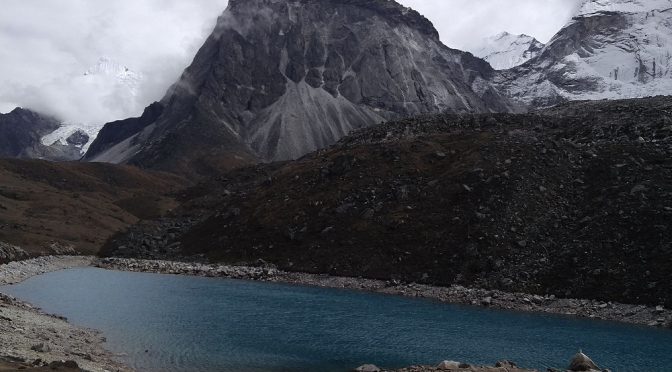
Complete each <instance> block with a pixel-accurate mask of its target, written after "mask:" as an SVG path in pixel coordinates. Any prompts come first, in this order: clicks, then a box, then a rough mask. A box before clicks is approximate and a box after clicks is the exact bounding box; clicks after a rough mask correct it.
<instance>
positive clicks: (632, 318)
mask: <svg viewBox="0 0 672 372" xmlns="http://www.w3.org/2000/svg"><path fill="white" fill-rule="evenodd" d="M95 266H97V267H100V268H103V269H109V270H119V271H133V272H149V273H159V274H174V275H193V276H204V277H221V278H231V279H242V280H258V281H267V282H277V283H288V284H298V285H309V286H316V287H325V288H342V289H352V290H360V291H367V292H375V293H383V294H389V295H400V296H406V297H418V298H426V299H433V300H438V301H441V302H446V303H453V304H462V305H473V306H483V307H489V308H493V309H501V310H516V311H525V312H539V313H549V314H561V315H569V316H576V317H582V318H590V319H601V320H611V321H619V322H624V323H631V324H639V325H646V326H652V327H666V328H670V327H672V310H670V309H665V308H663V307H662V306H658V307H648V306H644V305H629V304H621V303H614V302H602V301H596V300H586V299H560V298H555V297H554V296H538V295H529V294H524V293H508V292H503V291H490V290H484V289H473V288H465V287H462V286H452V287H435V286H430V285H421V284H414V283H411V284H404V283H396V282H389V281H382V280H372V279H362V278H344V277H333V276H328V275H318V274H306V273H293V272H286V271H281V270H277V269H275V268H272V267H245V266H227V265H211V264H200V263H188V262H174V261H161V260H138V259H122V258H106V259H101V260H98V261H97V262H96V263H95Z"/></svg>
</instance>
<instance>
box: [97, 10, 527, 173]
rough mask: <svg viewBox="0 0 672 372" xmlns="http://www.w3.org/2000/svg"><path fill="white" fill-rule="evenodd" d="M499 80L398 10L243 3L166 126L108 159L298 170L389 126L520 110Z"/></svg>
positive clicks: (184, 82) (177, 88) (202, 59)
mask: <svg viewBox="0 0 672 372" xmlns="http://www.w3.org/2000/svg"><path fill="white" fill-rule="evenodd" d="M493 73H494V71H493V70H492V68H491V67H490V66H489V65H488V64H487V63H486V62H484V61H483V60H480V59H478V58H475V57H473V56H472V55H471V54H468V53H464V52H460V51H457V50H452V49H449V48H447V47H446V46H444V45H443V44H442V43H441V42H440V40H439V38H438V33H437V31H436V30H435V29H434V27H433V26H432V25H431V23H430V22H429V21H428V20H427V19H425V18H424V17H422V16H421V15H419V14H418V13H417V12H415V11H413V10H411V9H408V8H405V7H403V6H401V5H399V4H398V3H396V2H394V1H383V0H376V1H359V0H328V1H314V0H301V1H289V0H252V1H250V0H246V1H236V0H234V1H230V2H229V6H228V9H227V10H226V11H225V12H224V14H223V15H222V16H221V17H220V18H219V21H218V24H217V27H216V29H215V31H214V32H213V34H212V35H211V36H210V37H209V38H208V39H207V41H206V42H205V44H204V45H203V47H202V48H201V50H200V51H199V52H198V54H197V55H196V57H195V59H194V61H193V63H192V65H191V66H190V67H189V68H187V70H186V71H185V72H184V74H183V76H182V77H181V79H180V80H179V81H178V82H177V83H176V84H175V85H174V86H173V87H172V88H171V89H170V91H169V92H168V94H167V95H166V97H165V98H164V99H163V100H162V103H163V104H164V105H165V107H166V108H165V110H164V112H163V114H162V115H161V116H160V117H159V119H158V120H156V122H155V123H154V124H152V125H151V126H147V127H146V129H145V130H144V131H143V132H142V133H139V134H137V135H135V136H133V137H130V138H127V139H125V141H121V142H119V141H117V145H115V146H113V147H111V148H109V150H108V153H113V154H124V156H121V157H119V156H114V157H111V156H109V155H106V153H105V152H103V153H102V154H100V155H99V159H112V160H114V161H118V162H128V163H132V164H138V165H141V166H144V167H152V168H159V169H176V168H184V167H186V166H187V164H192V165H193V164H198V165H199V166H205V165H204V164H203V163H216V162H218V161H219V164H220V165H221V164H224V165H226V163H227V162H229V161H231V159H237V161H235V162H233V164H230V165H236V164H241V163H245V162H254V161H257V160H259V159H261V160H269V161H270V160H287V159H295V158H298V157H300V156H302V155H304V154H306V153H308V152H310V151H314V150H317V149H320V148H324V147H326V146H328V145H331V144H333V143H334V142H335V141H337V140H338V139H339V138H341V137H343V136H344V135H346V134H347V133H349V132H350V131H352V130H354V129H358V128H362V127H367V126H370V125H373V124H377V123H380V122H382V121H385V120H387V119H390V118H399V117H405V116H411V115H417V114H423V113H437V112H444V111H448V112H463V113H471V112H493V111H498V112H500V111H511V110H513V109H514V106H512V105H510V103H509V101H508V99H507V98H505V97H503V96H501V95H500V94H499V93H498V91H497V90H496V89H494V88H493V87H492V86H491V85H490V83H489V82H488V81H489V79H490V77H491V76H492V75H493ZM109 131H112V129H110V130H109ZM122 137H123V136H122ZM131 148H132V150H131ZM92 155H93V154H92ZM87 157H88V158H92V156H89V155H87ZM198 159H200V160H202V162H199V161H198ZM217 159H219V160H217ZM227 159H228V160H227ZM191 170H192V171H193V169H191Z"/></svg>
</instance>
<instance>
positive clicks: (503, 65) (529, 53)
mask: <svg viewBox="0 0 672 372" xmlns="http://www.w3.org/2000/svg"><path fill="white" fill-rule="evenodd" d="M543 48H544V44H542V43H541V42H539V41H538V40H537V39H535V38H533V37H532V36H528V35H513V34H510V33H508V32H502V33H499V34H497V35H495V36H491V37H488V38H486V39H484V40H483V42H482V43H481V45H480V46H479V47H478V48H476V49H475V51H474V55H476V56H477V57H481V58H483V59H485V60H486V61H488V62H489V63H490V65H491V66H492V67H493V68H494V69H495V70H507V69H510V68H513V67H516V66H519V65H522V64H523V63H525V62H527V61H529V60H530V59H532V58H534V57H536V56H537V55H538V54H539V52H541V50H542V49H543Z"/></svg>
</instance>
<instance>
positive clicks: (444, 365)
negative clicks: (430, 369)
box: [436, 360, 461, 370]
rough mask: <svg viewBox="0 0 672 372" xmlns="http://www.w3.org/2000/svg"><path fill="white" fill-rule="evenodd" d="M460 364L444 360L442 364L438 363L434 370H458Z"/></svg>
mask: <svg viewBox="0 0 672 372" xmlns="http://www.w3.org/2000/svg"><path fill="white" fill-rule="evenodd" d="M460 365H461V363H460V362H455V361H453V360H444V361H443V362H441V363H439V365H438V366H436V368H438V369H439V370H453V369H459V368H460Z"/></svg>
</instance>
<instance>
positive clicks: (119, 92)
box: [42, 57, 144, 154]
mask: <svg viewBox="0 0 672 372" xmlns="http://www.w3.org/2000/svg"><path fill="white" fill-rule="evenodd" d="M143 80H144V78H143V75H142V74H141V73H138V72H135V71H133V70H131V69H130V68H129V67H127V66H125V65H123V64H120V63H117V62H115V61H114V60H112V59H110V58H107V57H102V58H100V59H99V60H98V62H97V63H96V64H95V65H94V66H92V67H90V68H89V69H88V70H86V71H85V72H84V73H83V74H82V75H81V76H77V77H75V78H74V81H73V84H75V85H77V86H84V87H86V88H87V89H90V90H91V91H98V92H113V93H112V94H110V95H109V97H110V99H111V100H112V99H114V104H120V105H123V106H124V107H129V108H135V106H137V105H138V103H137V96H138V92H139V90H140V88H141V85H142V83H143ZM111 103H112V102H111ZM104 125H105V123H64V124H63V126H61V127H60V128H58V129H57V130H56V131H54V132H52V133H50V134H48V135H46V136H44V137H42V144H43V145H45V146H52V145H54V144H60V145H64V146H67V145H68V143H67V139H68V138H69V137H70V136H71V135H73V134H75V133H76V132H78V131H81V132H83V133H86V135H87V136H88V137H89V141H88V142H87V143H86V144H83V145H81V146H79V147H80V150H81V152H82V154H83V153H85V152H86V150H87V149H88V148H89V145H90V144H91V143H92V142H93V140H94V139H95V138H96V136H97V135H98V132H99V131H100V130H101V129H102V128H103V126H104Z"/></svg>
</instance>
